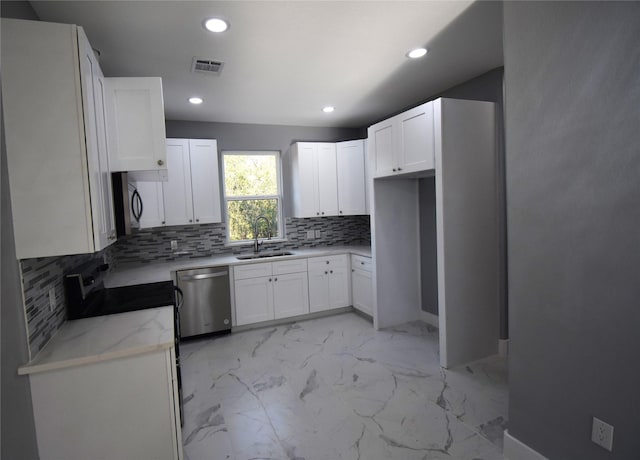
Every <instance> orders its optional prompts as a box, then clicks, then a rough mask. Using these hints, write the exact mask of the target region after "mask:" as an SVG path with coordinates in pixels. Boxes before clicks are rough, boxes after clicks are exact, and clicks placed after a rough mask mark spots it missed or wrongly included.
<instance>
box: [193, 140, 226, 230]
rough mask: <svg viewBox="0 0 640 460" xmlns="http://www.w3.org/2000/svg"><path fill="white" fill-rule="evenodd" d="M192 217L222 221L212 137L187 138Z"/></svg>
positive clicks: (208, 221) (197, 221) (216, 145)
mask: <svg viewBox="0 0 640 460" xmlns="http://www.w3.org/2000/svg"><path fill="white" fill-rule="evenodd" d="M189 155H190V160H191V190H192V192H193V219H194V221H195V222H196V223H200V224H208V223H212V222H222V212H221V209H220V180H219V177H220V174H219V172H218V143H217V142H216V141H215V140H213V139H189Z"/></svg>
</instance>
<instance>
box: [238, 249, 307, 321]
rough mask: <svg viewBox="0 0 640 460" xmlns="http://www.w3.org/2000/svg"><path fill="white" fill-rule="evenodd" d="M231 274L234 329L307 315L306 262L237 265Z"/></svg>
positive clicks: (294, 260) (289, 261) (288, 261)
mask: <svg viewBox="0 0 640 460" xmlns="http://www.w3.org/2000/svg"><path fill="white" fill-rule="evenodd" d="M233 273H234V278H235V282H234V288H235V308H236V326H242V325H245V324H252V323H258V322H261V321H269V320H273V319H280V318H287V317H290V316H297V315H304V314H305V313H309V294H308V289H309V288H308V281H307V260H306V259H293V260H284V261H280V262H260V263H255V264H247V265H240V266H236V267H234V269H233Z"/></svg>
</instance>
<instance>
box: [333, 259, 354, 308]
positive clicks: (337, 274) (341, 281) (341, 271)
mask: <svg viewBox="0 0 640 460" xmlns="http://www.w3.org/2000/svg"><path fill="white" fill-rule="evenodd" d="M349 274H350V272H349V270H348V269H347V267H346V266H341V267H335V268H330V269H329V307H330V308H339V307H346V306H348V305H351V299H350V296H349V292H350V283H349V280H350V277H349Z"/></svg>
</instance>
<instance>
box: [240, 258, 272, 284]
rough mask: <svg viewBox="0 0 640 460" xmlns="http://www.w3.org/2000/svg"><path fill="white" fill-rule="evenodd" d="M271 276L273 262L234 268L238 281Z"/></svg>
mask: <svg viewBox="0 0 640 460" xmlns="http://www.w3.org/2000/svg"><path fill="white" fill-rule="evenodd" d="M269 275H271V262H262V263H256V264H247V265H237V266H235V267H233V276H234V278H235V279H236V280H244V279H249V278H258V277H260V276H269Z"/></svg>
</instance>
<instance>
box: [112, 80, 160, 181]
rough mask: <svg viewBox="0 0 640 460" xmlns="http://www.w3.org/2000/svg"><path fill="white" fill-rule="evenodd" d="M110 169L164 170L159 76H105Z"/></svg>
mask: <svg viewBox="0 0 640 460" xmlns="http://www.w3.org/2000/svg"><path fill="white" fill-rule="evenodd" d="M106 83H107V91H108V92H109V98H108V101H109V103H108V104H107V117H108V120H107V123H108V126H109V139H110V140H111V145H110V148H109V154H110V159H111V168H112V170H113V171H144V170H166V169H167V156H166V151H165V140H166V134H165V122H164V102H163V97H162V79H161V78H159V77H144V78H130V77H127V78H107V79H106Z"/></svg>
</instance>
